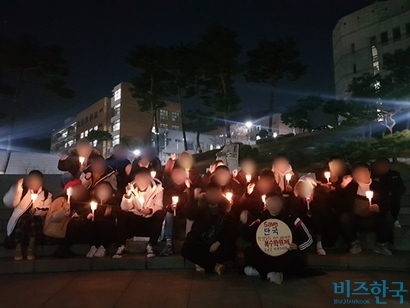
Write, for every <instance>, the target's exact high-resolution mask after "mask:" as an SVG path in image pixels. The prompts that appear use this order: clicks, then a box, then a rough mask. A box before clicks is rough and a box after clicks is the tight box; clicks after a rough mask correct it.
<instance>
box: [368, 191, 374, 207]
mask: <svg viewBox="0 0 410 308" xmlns="http://www.w3.org/2000/svg"><path fill="white" fill-rule="evenodd" d="M366 198H367V199H369V205H370V206H372V199H373V191H371V190H368V191H366Z"/></svg>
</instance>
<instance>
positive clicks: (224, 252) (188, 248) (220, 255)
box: [181, 241, 236, 271]
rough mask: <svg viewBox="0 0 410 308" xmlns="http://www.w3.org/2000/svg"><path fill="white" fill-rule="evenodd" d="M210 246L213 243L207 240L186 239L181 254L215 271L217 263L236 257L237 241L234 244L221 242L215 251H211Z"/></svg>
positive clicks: (208, 269) (206, 268)
mask: <svg viewBox="0 0 410 308" xmlns="http://www.w3.org/2000/svg"><path fill="white" fill-rule="evenodd" d="M210 247H211V244H209V243H205V242H197V243H195V242H188V241H185V243H184V245H183V246H182V250H181V255H182V256H183V257H184V258H185V259H188V260H189V261H191V262H192V263H194V264H197V265H199V266H201V267H203V268H204V269H205V270H206V271H213V270H214V268H215V265H216V263H224V262H227V261H233V260H235V258H236V246H235V243H233V244H232V245H222V244H221V245H220V246H219V248H218V249H217V250H216V251H215V252H209V248H210Z"/></svg>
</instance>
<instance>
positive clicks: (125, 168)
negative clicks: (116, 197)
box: [106, 144, 131, 194]
mask: <svg viewBox="0 0 410 308" xmlns="http://www.w3.org/2000/svg"><path fill="white" fill-rule="evenodd" d="M127 153H128V149H127V148H126V147H125V146H124V145H122V144H117V145H116V146H114V148H113V153H112V155H111V156H110V157H108V158H107V159H106V161H107V165H108V166H110V167H111V168H112V169H113V170H114V171H115V175H116V177H117V186H118V193H119V194H123V193H125V187H126V186H127V185H128V178H129V176H130V174H131V162H130V161H129V159H128V158H127Z"/></svg>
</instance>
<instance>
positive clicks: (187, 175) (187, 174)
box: [185, 170, 189, 179]
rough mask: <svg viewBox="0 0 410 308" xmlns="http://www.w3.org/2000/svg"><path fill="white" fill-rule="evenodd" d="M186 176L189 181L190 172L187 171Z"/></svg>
mask: <svg viewBox="0 0 410 308" xmlns="http://www.w3.org/2000/svg"><path fill="white" fill-rule="evenodd" d="M185 176H186V178H187V179H189V170H185Z"/></svg>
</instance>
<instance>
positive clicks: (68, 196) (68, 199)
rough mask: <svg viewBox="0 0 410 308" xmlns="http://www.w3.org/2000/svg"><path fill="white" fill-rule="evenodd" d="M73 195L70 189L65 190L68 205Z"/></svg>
mask: <svg viewBox="0 0 410 308" xmlns="http://www.w3.org/2000/svg"><path fill="white" fill-rule="evenodd" d="M72 195H73V189H72V188H71V187H69V188H67V202H68V203H70V199H71V196H72Z"/></svg>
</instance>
